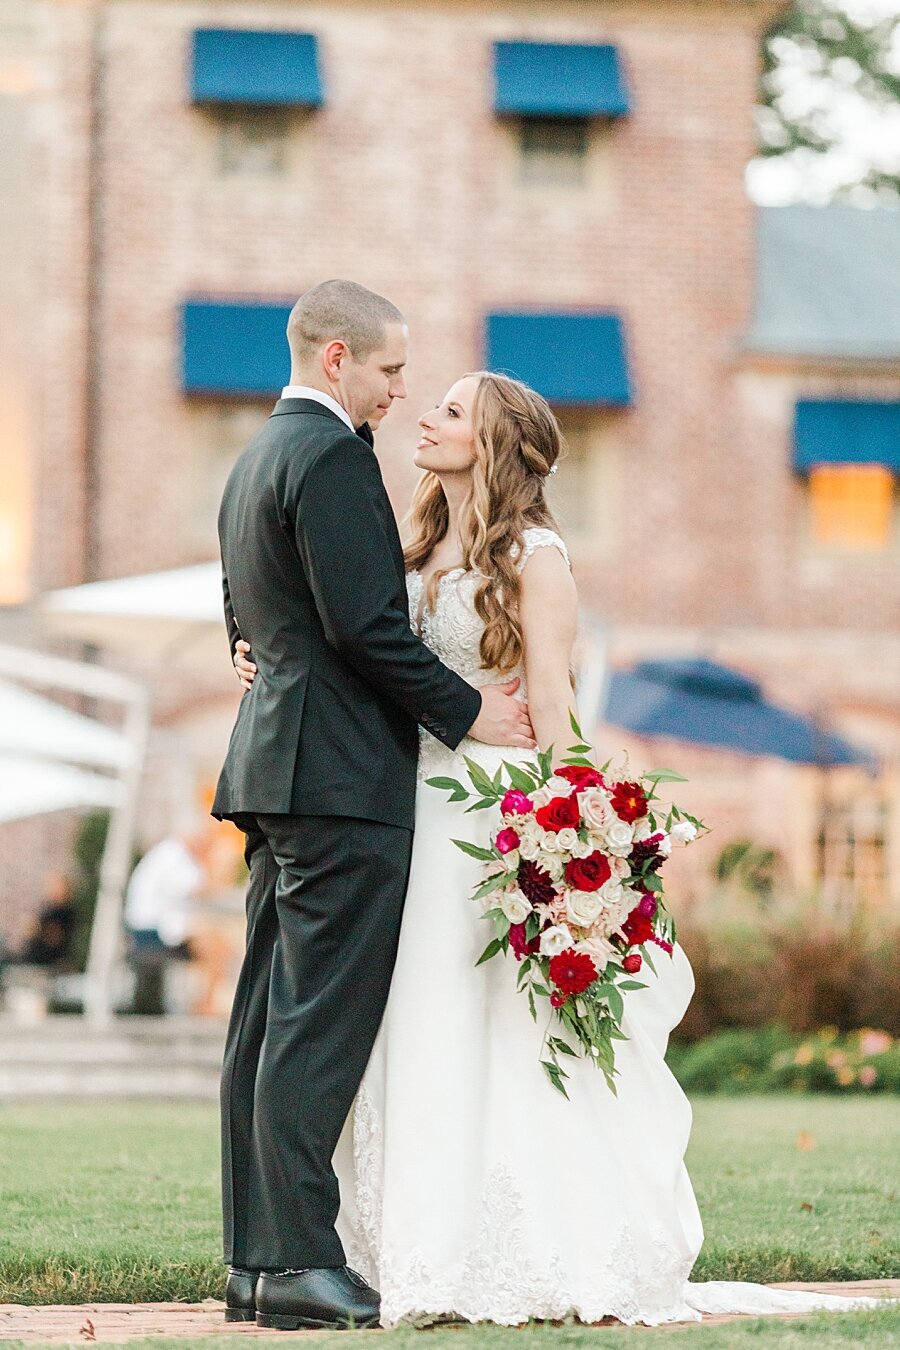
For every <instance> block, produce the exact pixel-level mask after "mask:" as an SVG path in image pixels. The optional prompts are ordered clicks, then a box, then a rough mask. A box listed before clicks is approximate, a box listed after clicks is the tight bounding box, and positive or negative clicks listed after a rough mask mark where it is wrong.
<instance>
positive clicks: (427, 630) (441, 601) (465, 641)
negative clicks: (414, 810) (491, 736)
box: [406, 526, 569, 778]
mask: <svg viewBox="0 0 900 1350" xmlns="http://www.w3.org/2000/svg"><path fill="white" fill-rule="evenodd" d="M539 548H557V549H559V551H560V553H561V554H562V555H563V557H564V558H565V560H566V562H567V563H568V562H569V554H568V551H567V549H566V546H565V544H564V543H563V541H562V539H561V538H560V537H559V535H558V534H557V533H556V532H555V531H554V530H548V529H544V528H542V527H537V526H535V527H532V528H530V529H527V530H525V532H524V534H523V537H522V549H521V552H520V554H519V557H518V559H517V561H516V567H517V569H518V571H520V572H521V570H522V569H523V567H524V566H525V564H526V563H527V561H528V559H529V558H530V557H531V555H532V554H533V553H534V552H535V550H536V549H539ZM480 580H481V577H480V576H479V575H478V574H477V573H474V572H465V571H463V569H462V568H461V567H456V568H454V569H452V571H449V572H447V573H445V575H444V576H443V577H441V580H440V582H439V583H438V592H437V597H436V600H435V604H434V607H433V608H429V607H427V606H426V607H425V609H424V610H423V611H422V619H421V628H420V629H419V630H418V631H419V636H420V637H421V638H422V640H423V642H425V643H426V645H427V646H429V647H430V648H431V650H432V651H433V652H434V653H435V655H437V656H439V657H440V658H441V660H442V661H443V663H444V665H445V666H449V667H450V669H451V670H455V671H456V673H457V675H461V676H462V678H463V679H464V680H466V681H467V682H468V683H469V684H471V685H474V686H476V687H480V686H481V685H483V684H497V683H498V682H500V681H502V680H510V679H513V678H515V677H516V676H518V678H519V679H520V680H521V681H522V683H521V685H520V688H519V696H520V697H522V698H524V697H525V694H526V690H525V672H524V669H523V668H522V666H521V665H519V666H517V667H516V669H515V670H512V671H510V672H509V673H508V674H502V675H501V674H500V672H499V671H496V670H485V669H484V668H483V667H482V664H481V651H480V646H481V635H482V632H483V631H484V624H483V622H482V620H481V619H480V618H479V616H478V613H477V611H476V609H475V592H476V590H477V589H478V584H479V582H480ZM424 584H425V583H424V580H423V578H422V576H421V574H420V573H419V572H408V573H407V574H406V587H407V592H408V595H409V612H410V620H411V623H412V626H413V628H414V629H415V628H416V622H417V619H418V616H419V611H420V609H421V606H422V591H423V587H424ZM463 755H469V756H470V757H471V758H473V759H476V760H478V761H479V763H484V764H486V765H491V764H493V765H495V766H496V765H499V763H500V761H501V760H502V759H503V757H504V755H503V750H502V748H495V747H492V746H484V745H480V744H479V743H478V742H477V741H473V740H470V739H469V737H468V736H466V737H465V738H464V739H463V741H462V742H461V743H460V745H459V747H458V748H457V750H456V752H455V754H454V753H453V752H452V751H449V750H447V748H446V747H445V746H444V745H442V744H441V742H440V741H437V740H435V738H434V737H433V736H431V735H430V734H429V733H428V732H427V731H425V730H422V731H421V732H420V745H419V776H420V777H421V778H426V777H431V776H432V775H433V774H435V773H437V772H439V771H440V772H444V771H446V770H447V769H448V767H450V766H449V763H448V762H449V760H460V759H461V756H463ZM507 757H508V756H507ZM452 772H454V773H455V772H457V770H456V768H453V769H452Z"/></svg>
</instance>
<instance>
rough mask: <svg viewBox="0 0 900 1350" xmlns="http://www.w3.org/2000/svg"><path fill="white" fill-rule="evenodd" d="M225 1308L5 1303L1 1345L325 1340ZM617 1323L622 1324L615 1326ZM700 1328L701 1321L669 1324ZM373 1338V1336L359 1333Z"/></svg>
mask: <svg viewBox="0 0 900 1350" xmlns="http://www.w3.org/2000/svg"><path fill="white" fill-rule="evenodd" d="M772 1287H773V1288H775V1289H807V1290H810V1291H813V1292H818V1293H823V1294H848V1295H853V1294H867V1295H875V1296H879V1297H894V1298H900V1280H856V1281H854V1282H852V1283H851V1282H848V1283H846V1284H778V1285H773V1286H772ZM223 1308H224V1304H222V1303H218V1302H216V1301H215V1300H214V1299H207V1300H206V1301H205V1302H203V1303H90V1304H81V1305H78V1306H77V1305H56V1306H46V1307H27V1306H25V1305H24V1304H20V1303H2V1304H0V1343H2V1342H4V1341H24V1342H25V1343H26V1344H27V1343H42V1344H45V1345H46V1344H54V1345H79V1344H80V1345H85V1346H87V1345H90V1344H92V1343H102V1344H105V1345H121V1344H124V1343H125V1342H126V1341H133V1340H138V1339H142V1338H144V1337H151V1336H153V1337H156V1336H165V1337H167V1338H168V1337H184V1338H186V1339H189V1338H195V1337H201V1336H221V1335H223V1334H227V1335H231V1334H234V1335H236V1336H246V1337H249V1338H250V1339H251V1340H257V1339H259V1338H261V1337H275V1338H276V1339H297V1338H301V1337H302V1338H310V1337H313V1338H315V1337H317V1336H321V1335H323V1334H325V1333H322V1332H319V1331H295V1332H289V1331H277V1332H276V1331H264V1330H260V1329H259V1328H257V1327H255V1326H254V1325H253V1324H252V1323H246V1322H244V1323H234V1324H231V1325H226V1323H225V1321H224V1318H223V1316H222V1312H223ZM794 1316H796V1314H794ZM735 1320H737V1319H735V1318H732V1317H705V1318H704V1319H703V1325H704V1326H708V1325H710V1324H712V1323H716V1322H731V1321H735ZM614 1325H618V1324H614ZM668 1325H669V1326H685V1325H690V1326H696V1325H697V1324H696V1323H687V1324H685V1323H683V1322H679V1323H669V1324H668ZM357 1334H358V1335H367V1336H371V1334H372V1333H371V1332H358V1333H357Z"/></svg>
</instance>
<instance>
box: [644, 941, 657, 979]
mask: <svg viewBox="0 0 900 1350" xmlns="http://www.w3.org/2000/svg"><path fill="white" fill-rule="evenodd" d="M649 947H650V944H649V943H648V942H645V943H644V960H645V961H646V962H647V965H648V966H649V967H650V969H651V970H652V971H653V974H654V975H655V974H656V966H655V965H654V964H653V957H652V956H651V955H650V951H649Z"/></svg>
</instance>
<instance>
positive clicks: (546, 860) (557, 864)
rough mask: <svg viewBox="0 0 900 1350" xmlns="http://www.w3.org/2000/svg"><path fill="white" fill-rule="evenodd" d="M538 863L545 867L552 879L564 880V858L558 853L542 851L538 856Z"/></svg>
mask: <svg viewBox="0 0 900 1350" xmlns="http://www.w3.org/2000/svg"><path fill="white" fill-rule="evenodd" d="M537 865H538V867H543V869H544V871H545V872H546V873H547V875H548V876H549V878H550V880H551V881H562V879H563V870H564V869H563V860H562V858H560V857H559V855H558V854H556V853H544V852H543V851H541V852H540V853H539V854H538V856H537Z"/></svg>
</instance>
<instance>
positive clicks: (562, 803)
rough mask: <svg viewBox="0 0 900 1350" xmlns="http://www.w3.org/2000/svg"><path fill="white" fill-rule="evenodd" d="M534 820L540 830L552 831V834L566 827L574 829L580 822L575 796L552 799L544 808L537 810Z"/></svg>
mask: <svg viewBox="0 0 900 1350" xmlns="http://www.w3.org/2000/svg"><path fill="white" fill-rule="evenodd" d="M534 818H535V820H536V821H537V823H538V824H539V825H540V826H541V828H542V829H544V830H552V831H553V833H554V834H556V833H558V832H559V831H560V830H564V829H566V828H567V827H568V828H569V829H572V830H573V829H575V827H576V826H577V825H578V822H579V821H580V820H581V812H580V811H579V810H578V803H577V802H576V800H575V794H574V793H573V794H572V796H571V797H554V798H553V799H552V800H551V801H549V802H548V803H547V805H546V806H541V807H539V808H538V810H537V811H536V812H535V817H534Z"/></svg>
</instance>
